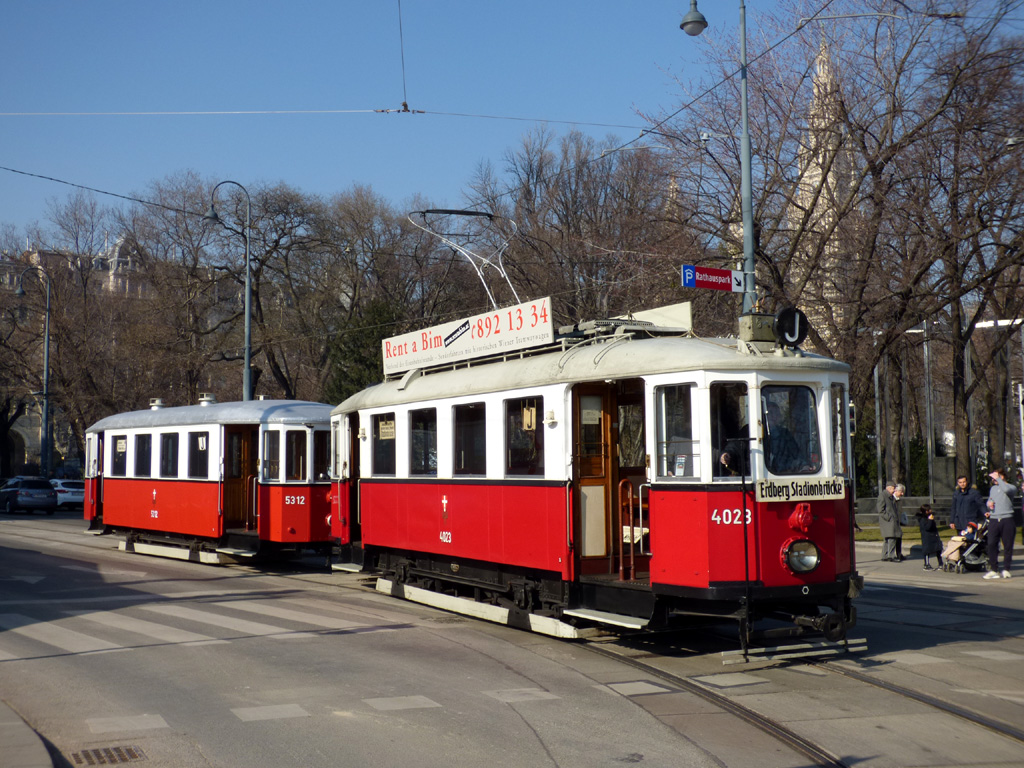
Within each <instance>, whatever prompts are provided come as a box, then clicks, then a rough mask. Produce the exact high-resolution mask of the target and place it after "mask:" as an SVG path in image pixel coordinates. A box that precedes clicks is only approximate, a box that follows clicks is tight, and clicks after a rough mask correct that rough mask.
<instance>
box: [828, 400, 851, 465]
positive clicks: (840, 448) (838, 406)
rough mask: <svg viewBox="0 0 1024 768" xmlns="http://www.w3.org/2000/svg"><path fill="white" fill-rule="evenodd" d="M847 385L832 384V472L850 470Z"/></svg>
mask: <svg viewBox="0 0 1024 768" xmlns="http://www.w3.org/2000/svg"><path fill="white" fill-rule="evenodd" d="M845 403H846V387H844V386H843V385H842V384H833V385H832V407H831V408H830V409H829V411H830V412H831V414H832V472H833V474H837V475H847V476H848V473H849V471H850V468H849V466H847V463H846V446H847V442H846V433H847V430H848V426H847V423H846V405H845Z"/></svg>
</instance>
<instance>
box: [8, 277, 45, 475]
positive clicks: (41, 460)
mask: <svg viewBox="0 0 1024 768" xmlns="http://www.w3.org/2000/svg"><path fill="white" fill-rule="evenodd" d="M33 269H34V270H36V271H37V272H38V273H39V274H41V275H42V276H43V277H44V278H46V315H45V319H44V321H43V431H42V436H41V437H40V440H39V470H40V472H41V473H42V476H43V477H49V476H50V276H49V275H48V274H46V272H45V270H43V269H42V267H35V266H32V267H26V268H25V270H24V271H23V272H22V273H21V274H20V275H18V287H17V288H16V289H15V291H14V295H15V296H19V297H20V296H24V295H25V288H24V286H23V285H22V281H23V280H24V279H25V274H26V273H27V272H30V271H32V270H33Z"/></svg>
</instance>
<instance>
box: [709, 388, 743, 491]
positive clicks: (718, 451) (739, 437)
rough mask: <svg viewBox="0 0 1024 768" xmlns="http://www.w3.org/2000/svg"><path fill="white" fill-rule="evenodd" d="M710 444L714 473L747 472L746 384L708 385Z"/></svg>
mask: <svg viewBox="0 0 1024 768" xmlns="http://www.w3.org/2000/svg"><path fill="white" fill-rule="evenodd" d="M710 389H711V447H712V448H713V449H714V451H713V453H712V459H713V463H714V467H713V469H714V471H713V473H712V474H714V476H715V477H738V476H739V475H748V476H749V475H750V440H749V438H750V425H749V423H748V422H749V416H748V414H749V413H750V408H749V403H748V400H747V385H746V384H745V383H743V382H735V381H730V382H723V383H719V384H712V385H711V388H710Z"/></svg>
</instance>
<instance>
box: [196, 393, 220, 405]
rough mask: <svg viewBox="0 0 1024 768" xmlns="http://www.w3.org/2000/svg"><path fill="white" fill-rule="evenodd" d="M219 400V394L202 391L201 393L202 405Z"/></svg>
mask: <svg viewBox="0 0 1024 768" xmlns="http://www.w3.org/2000/svg"><path fill="white" fill-rule="evenodd" d="M216 402H217V396H216V395H215V394H213V393H212V392H200V393H199V404H200V405H213V404H214V403H216Z"/></svg>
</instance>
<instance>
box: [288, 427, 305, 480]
mask: <svg viewBox="0 0 1024 768" xmlns="http://www.w3.org/2000/svg"><path fill="white" fill-rule="evenodd" d="M306 466H307V465H306V430H304V429H289V430H288V431H287V432H285V433H284V479H285V480H305V479H306Z"/></svg>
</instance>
